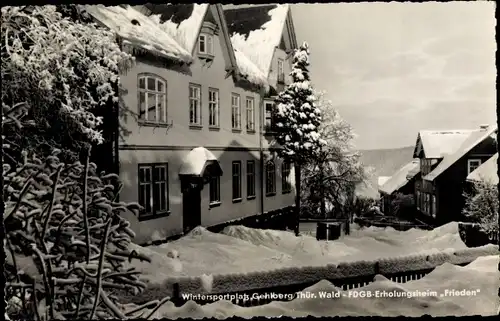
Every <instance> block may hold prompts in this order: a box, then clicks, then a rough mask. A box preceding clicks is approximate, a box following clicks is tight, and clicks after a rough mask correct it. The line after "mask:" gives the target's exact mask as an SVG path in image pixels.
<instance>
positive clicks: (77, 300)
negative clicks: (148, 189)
mask: <svg viewBox="0 0 500 321" xmlns="http://www.w3.org/2000/svg"><path fill="white" fill-rule="evenodd" d="M24 107H25V104H16V105H14V107H9V106H5V105H2V109H3V117H2V127H4V128H5V127H12V126H15V127H17V128H19V129H22V125H21V121H19V118H22V115H23V112H24V111H25V110H26V109H25V108H24ZM2 147H3V148H4V151H5V150H8V149H9V145H6V144H3V146H2ZM58 153H59V150H57V149H55V150H53V152H52V155H51V156H49V157H47V158H45V159H41V158H38V157H36V155H34V154H32V155H30V156H28V153H26V152H25V153H23V156H24V159H22V160H19V161H18V162H17V163H19V165H18V166H16V167H14V166H11V165H9V164H6V163H4V165H3V179H4V184H3V198H4V205H5V209H4V215H3V222H4V227H5V243H4V248H5V253H6V260H5V273H4V276H5V280H6V284H5V293H6V295H5V300H6V302H7V313H8V314H9V316H10V318H14V319H25V320H30V319H31V320H49V319H50V320H52V319H54V318H57V319H63V318H66V319H67V318H74V319H91V318H93V317H108V318H109V317H114V318H121V319H124V318H127V317H129V316H131V317H134V316H135V315H134V313H132V314H131V315H127V313H124V312H123V310H122V308H121V306H120V304H119V299H118V298H117V296H115V295H114V293H113V291H117V290H120V291H128V292H132V293H137V292H140V291H142V290H143V289H144V288H145V286H146V285H145V284H144V283H143V282H141V281H140V280H139V274H140V273H139V272H138V271H136V270H135V269H134V268H128V267H126V265H125V262H126V261H127V260H131V259H133V258H139V259H142V260H148V258H147V257H144V256H142V255H138V254H137V253H134V251H131V250H130V249H129V245H130V243H131V239H132V238H133V237H134V232H133V231H132V230H131V229H130V227H129V225H130V223H129V222H128V221H127V220H125V219H124V218H123V217H122V216H121V213H122V212H124V211H132V212H136V211H137V210H139V209H140V206H139V205H138V204H134V203H129V204H126V203H123V202H117V200H116V199H117V196H118V193H119V190H120V187H121V186H120V184H119V182H118V177H117V175H115V174H108V175H106V174H105V173H97V172H96V166H95V164H92V163H89V161H88V157H87V162H86V163H85V164H81V163H79V162H76V163H74V164H65V163H62V162H60V161H59V159H58V158H57V154H58ZM4 155H8V154H4ZM156 303H158V302H156ZM156 303H155V302H152V303H150V305H154V304H156ZM158 304H160V303H158ZM150 305H149V306H150Z"/></svg>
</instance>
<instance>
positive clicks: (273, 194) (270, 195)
mask: <svg viewBox="0 0 500 321" xmlns="http://www.w3.org/2000/svg"><path fill="white" fill-rule="evenodd" d="M275 195H276V192H272V193H266V197H272V196H275Z"/></svg>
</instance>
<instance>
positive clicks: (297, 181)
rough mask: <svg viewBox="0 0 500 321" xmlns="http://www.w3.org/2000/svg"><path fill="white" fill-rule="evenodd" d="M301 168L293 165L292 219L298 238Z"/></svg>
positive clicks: (296, 164)
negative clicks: (294, 190) (293, 206)
mask: <svg viewBox="0 0 500 321" xmlns="http://www.w3.org/2000/svg"><path fill="white" fill-rule="evenodd" d="M300 176H301V168H300V165H299V164H298V163H295V189H296V195H295V218H294V225H293V226H294V232H295V235H296V236H299V221H300V194H301V187H300V179H301V177H300Z"/></svg>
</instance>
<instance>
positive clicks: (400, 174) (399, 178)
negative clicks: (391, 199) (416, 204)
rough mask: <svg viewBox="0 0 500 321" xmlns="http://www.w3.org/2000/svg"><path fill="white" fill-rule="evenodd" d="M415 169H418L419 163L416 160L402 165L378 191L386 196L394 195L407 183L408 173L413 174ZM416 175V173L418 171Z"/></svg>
mask: <svg viewBox="0 0 500 321" xmlns="http://www.w3.org/2000/svg"><path fill="white" fill-rule="evenodd" d="M417 168H418V169H419V168H420V162H419V161H418V160H413V161H411V162H410V163H408V164H406V165H404V166H403V167H401V168H400V169H399V170H398V171H397V172H396V173H395V174H394V175H392V176H391V177H390V178H389V179H388V180H387V181H386V182H385V183H384V184H383V185H382V186H380V187H379V191H381V192H382V193H385V194H388V195H390V194H392V193H394V192H395V191H397V190H398V189H400V188H401V187H403V186H405V185H406V184H407V183H408V182H409V179H408V178H407V177H408V173H410V172H415V170H416V169H417ZM416 173H418V171H417V172H416ZM411 178H412V177H410V179H411Z"/></svg>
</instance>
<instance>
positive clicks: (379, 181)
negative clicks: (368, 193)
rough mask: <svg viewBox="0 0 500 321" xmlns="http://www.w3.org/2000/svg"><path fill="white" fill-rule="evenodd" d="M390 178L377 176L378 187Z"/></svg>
mask: <svg viewBox="0 0 500 321" xmlns="http://www.w3.org/2000/svg"><path fill="white" fill-rule="evenodd" d="M389 178H391V177H390V176H379V177H378V186H379V187H380V186H382V185H384V183H385V182H387V181H388V180H389Z"/></svg>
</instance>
